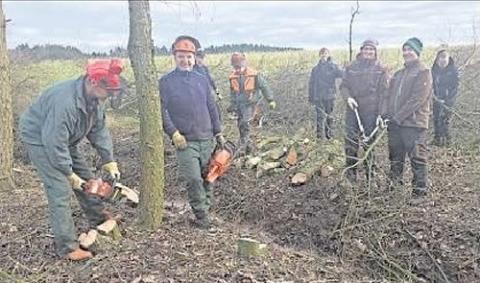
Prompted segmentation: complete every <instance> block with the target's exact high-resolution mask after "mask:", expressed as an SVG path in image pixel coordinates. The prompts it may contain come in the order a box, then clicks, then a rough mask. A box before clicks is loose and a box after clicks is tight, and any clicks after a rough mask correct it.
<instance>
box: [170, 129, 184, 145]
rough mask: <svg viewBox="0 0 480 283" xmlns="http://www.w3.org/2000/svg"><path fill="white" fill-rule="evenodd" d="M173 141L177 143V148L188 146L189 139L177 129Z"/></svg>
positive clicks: (174, 143)
mask: <svg viewBox="0 0 480 283" xmlns="http://www.w3.org/2000/svg"><path fill="white" fill-rule="evenodd" d="M172 141H173V145H175V147H176V148H177V149H185V148H187V140H186V139H185V137H184V136H183V135H182V134H180V132H179V131H176V132H175V133H173V135H172Z"/></svg>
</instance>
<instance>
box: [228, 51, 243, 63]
mask: <svg viewBox="0 0 480 283" xmlns="http://www.w3.org/2000/svg"><path fill="white" fill-rule="evenodd" d="M245 60H247V57H246V56H245V54H244V53H240V52H234V53H233V54H232V57H231V58H230V63H231V64H232V66H242V63H243V62H245Z"/></svg>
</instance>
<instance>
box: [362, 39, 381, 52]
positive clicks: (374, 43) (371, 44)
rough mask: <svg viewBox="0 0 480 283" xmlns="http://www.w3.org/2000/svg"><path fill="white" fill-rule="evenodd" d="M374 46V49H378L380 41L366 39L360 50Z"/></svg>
mask: <svg viewBox="0 0 480 283" xmlns="http://www.w3.org/2000/svg"><path fill="white" fill-rule="evenodd" d="M367 45H368V46H372V47H373V48H375V49H377V46H378V41H377V40H376V39H372V38H369V39H366V40H365V41H364V42H363V43H362V46H361V47H360V50H361V49H363V48H364V47H365V46H367Z"/></svg>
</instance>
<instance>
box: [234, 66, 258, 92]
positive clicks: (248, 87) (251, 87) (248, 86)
mask: <svg viewBox="0 0 480 283" xmlns="http://www.w3.org/2000/svg"><path fill="white" fill-rule="evenodd" d="M257 74H258V72H257V71H255V70H254V69H250V68H247V69H246V70H245V72H244V73H243V74H241V75H243V76H244V77H245V82H244V89H245V93H247V94H251V93H253V92H255V77H256V76H257ZM239 78H240V74H239V73H237V72H235V71H233V72H232V73H231V74H230V76H229V79H230V88H231V89H232V90H233V91H234V92H235V93H237V94H240V83H239Z"/></svg>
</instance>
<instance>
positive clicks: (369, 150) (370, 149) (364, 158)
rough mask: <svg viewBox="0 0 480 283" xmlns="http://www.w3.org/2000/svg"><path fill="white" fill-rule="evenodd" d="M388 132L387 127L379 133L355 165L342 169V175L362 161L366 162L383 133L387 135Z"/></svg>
mask: <svg viewBox="0 0 480 283" xmlns="http://www.w3.org/2000/svg"><path fill="white" fill-rule="evenodd" d="M386 132H387V128H385V129H383V130H382V131H381V132H380V133H379V134H378V136H377V137H376V138H375V140H374V141H373V143H372V144H370V146H368V147H367V150H366V151H365V152H364V155H363V157H362V158H358V161H357V162H356V163H355V164H353V165H350V166H348V167H346V168H344V169H343V171H342V174H341V176H342V177H343V176H345V174H346V172H347V170H348V169H352V168H355V167H357V166H358V165H360V163H362V162H364V161H365V160H367V158H368V155H369V154H370V153H371V152H372V150H373V149H374V147H375V146H376V145H377V144H378V143H379V142H380V140H381V139H382V137H383V135H385V133H386Z"/></svg>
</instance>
